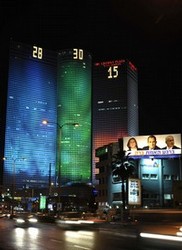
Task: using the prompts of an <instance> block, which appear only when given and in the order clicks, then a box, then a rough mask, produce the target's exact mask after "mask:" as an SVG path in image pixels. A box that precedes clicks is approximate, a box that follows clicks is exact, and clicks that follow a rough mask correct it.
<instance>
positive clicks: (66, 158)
mask: <svg viewBox="0 0 182 250" xmlns="http://www.w3.org/2000/svg"><path fill="white" fill-rule="evenodd" d="M91 67H92V57H91V55H90V54H89V53H88V52H86V51H84V50H82V49H66V50H61V51H59V52H58V71H57V80H58V84H57V88H58V89H57V105H58V106H57V124H58V130H59V133H58V137H57V139H58V145H59V146H58V147H57V171H58V172H57V176H58V178H59V177H60V182H61V185H64V184H66V183H73V182H84V183H88V182H90V181H91V173H92V170H91V163H92V160H91V155H92V154H91V75H92V74H91ZM74 123H78V124H79V126H78V127H75V126H73V125H74ZM59 184H60V183H59Z"/></svg>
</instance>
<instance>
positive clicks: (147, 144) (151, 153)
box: [123, 134, 181, 158]
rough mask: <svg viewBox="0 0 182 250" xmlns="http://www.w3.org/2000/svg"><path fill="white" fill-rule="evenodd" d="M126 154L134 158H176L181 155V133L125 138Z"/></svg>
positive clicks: (124, 149) (124, 148) (124, 147)
mask: <svg viewBox="0 0 182 250" xmlns="http://www.w3.org/2000/svg"><path fill="white" fill-rule="evenodd" d="M123 151H125V155H129V156H132V157H133V158H142V157H149V158H150V157H155V158H174V157H179V156H180V155H181V134H163V135H141V136H129V137H124V138H123Z"/></svg>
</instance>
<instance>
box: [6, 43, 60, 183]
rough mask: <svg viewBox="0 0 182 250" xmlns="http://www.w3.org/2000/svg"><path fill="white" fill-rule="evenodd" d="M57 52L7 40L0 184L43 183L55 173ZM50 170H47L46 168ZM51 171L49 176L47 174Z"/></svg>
mask: <svg viewBox="0 0 182 250" xmlns="http://www.w3.org/2000/svg"><path fill="white" fill-rule="evenodd" d="M56 70H57V53H55V52H53V51H49V50H44V49H42V48H40V47H37V46H32V45H25V44H22V43H17V42H13V41H11V43H10V57H9V76H8V95H7V113H6V131H5V154H4V156H5V161H4V170H3V185H4V187H6V188H8V187H9V188H11V185H12V184H13V183H14V185H16V187H17V188H34V187H47V186H48V182H49V178H50V177H51V179H52V181H54V180H53V178H54V176H55V155H56V145H55V141H56V131H55V130H51V131H48V130H47V129H46V128H45V127H43V124H42V120H43V119H45V117H46V118H47V119H49V120H56V119H57V111H56ZM50 170H51V171H50ZM50 175H51V176H50Z"/></svg>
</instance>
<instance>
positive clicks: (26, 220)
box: [13, 213, 38, 227]
mask: <svg viewBox="0 0 182 250" xmlns="http://www.w3.org/2000/svg"><path fill="white" fill-rule="evenodd" d="M13 220H14V225H15V226H16V227H32V226H36V225H37V222H38V219H37V217H36V216H35V215H33V214H29V213H20V214H16V216H15V217H14V218H13Z"/></svg>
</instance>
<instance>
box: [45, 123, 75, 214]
mask: <svg viewBox="0 0 182 250" xmlns="http://www.w3.org/2000/svg"><path fill="white" fill-rule="evenodd" d="M42 124H44V125H47V124H56V126H57V128H58V130H59V135H58V140H57V165H58V196H59V204H60V193H61V192H60V191H61V136H62V134H61V133H62V129H63V127H64V126H73V127H78V126H79V123H77V122H65V123H63V124H61V125H60V124H59V123H58V122H52V121H48V120H43V121H42ZM59 210H60V209H59Z"/></svg>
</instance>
